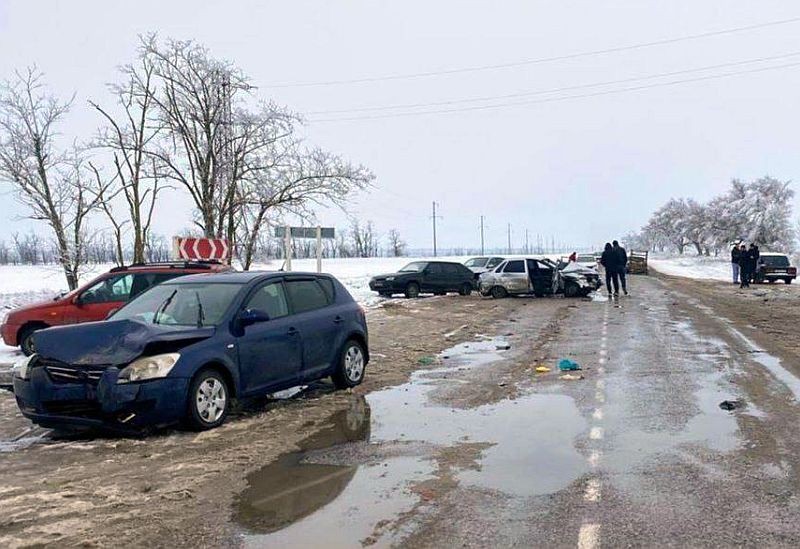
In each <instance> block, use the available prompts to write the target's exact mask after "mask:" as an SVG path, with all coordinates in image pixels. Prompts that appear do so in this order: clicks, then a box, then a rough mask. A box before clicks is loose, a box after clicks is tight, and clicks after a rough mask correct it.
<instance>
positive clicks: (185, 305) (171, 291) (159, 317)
mask: <svg viewBox="0 0 800 549" xmlns="http://www.w3.org/2000/svg"><path fill="white" fill-rule="evenodd" d="M240 289H241V285H240V284H222V283H207V282H206V283H196V284H162V285H159V286H154V287H153V288H151V289H150V290H149V291H146V292H144V293H143V294H141V295H140V296H139V297H137V298H136V299H134V300H133V301H131V302H130V303H128V304H127V305H126V306H125V307H123V308H121V309H120V310H119V311H117V312H116V313H115V314H114V315H113V316H112V317H111V318H112V319H113V320H126V319H128V320H138V321H140V322H146V323H151V324H164V325H171V326H197V327H202V326H216V325H217V324H219V323H220V322H222V318H223V316H224V315H225V311H227V310H228V308H229V307H230V304H231V302H232V301H233V299H234V297H236V294H237V293H239V290H240Z"/></svg>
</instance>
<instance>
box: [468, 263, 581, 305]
mask: <svg viewBox="0 0 800 549" xmlns="http://www.w3.org/2000/svg"><path fill="white" fill-rule="evenodd" d="M479 289H480V292H481V294H482V295H484V296H489V295H490V296H492V297H494V298H503V297H506V296H509V295H526V294H533V295H535V296H537V297H541V296H545V295H553V294H558V293H563V294H564V295H565V296H567V297H584V296H586V295H588V294H589V293H590V292H591V291H592V290H594V289H595V287H594V284H592V283H591V282H590V281H589V280H588V279H587V278H586V276H584V274H583V273H580V272H567V273H562V272H561V271H559V270H558V268H557V267H556V265H555V264H554V263H553V262H552V261H550V260H548V259H545V258H541V257H524V258H515V259H507V260H505V261H503V262H502V263H501V264H500V265H498V266H497V267H496V268H495V269H494V270H493V271H490V272H486V273H483V274H482V275H481V276H480V279H479Z"/></svg>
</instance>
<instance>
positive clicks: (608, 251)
mask: <svg viewBox="0 0 800 549" xmlns="http://www.w3.org/2000/svg"><path fill="white" fill-rule="evenodd" d="M600 264H601V265H602V266H603V269H605V271H606V289H607V290H608V295H609V296H612V295H614V296H617V295H619V288H620V285H621V286H622V291H623V292H624V293H625V295H628V285H627V282H626V280H625V271H626V270H627V266H628V252H626V251H625V248H623V247H622V246H620V245H619V242H617V241H616V240H615V241H614V242H613V244H612V243H610V242H606V245H605V248H604V249H603V255H601V256H600ZM612 284H613V288H614V291H613V293H612V291H611V288H612Z"/></svg>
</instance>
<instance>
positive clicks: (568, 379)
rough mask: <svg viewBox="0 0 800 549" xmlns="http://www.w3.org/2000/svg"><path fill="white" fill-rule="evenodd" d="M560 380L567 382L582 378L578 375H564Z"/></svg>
mask: <svg viewBox="0 0 800 549" xmlns="http://www.w3.org/2000/svg"><path fill="white" fill-rule="evenodd" d="M560 379H566V380H567V381H573V380H576V379H583V376H582V375H580V374H564V375H563V376H561V378H560Z"/></svg>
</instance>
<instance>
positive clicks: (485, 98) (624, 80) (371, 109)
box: [306, 51, 800, 116]
mask: <svg viewBox="0 0 800 549" xmlns="http://www.w3.org/2000/svg"><path fill="white" fill-rule="evenodd" d="M798 55H800V51H794V52H791V53H785V54H781V55H772V56H769V57H757V58H753V59H745V60H742V61H733V62H730V63H719V64H716V65H706V66H703V67H695V68H692V69H683V70H679V71H670V72H661V73H655V74H649V75H645V76H635V77H631V78H622V79H618V80H606V81H602V82H593V83H590V84H576V85H573V86H563V87H559V88H549V89H544V90H534V91H527V92H518V93H509V94H503V95H487V96H483V97H473V98H465V99H452V100H447V101H434V102H429V103H405V104H397V105H384V106H375V107H359V108H353V109H335V110H325V111H309V112H307V113H306V115H308V116H314V115H330V114H347V113H358V112H375V111H390V110H397V109H418V108H425V107H441V106H445V105H458V104H462V103H478V102H484V101H495V100H498V99H513V98H515V97H529V96H532V95H544V94H548V93H558V92H564V91H573V90H580V89H586V88H596V87H601V86H611V85H614V84H625V83H627V82H639V81H642V80H653V79H656V78H666V77H669V76H678V75H680V74H690V73H693V72H704V71H709V70H713V69H722V68H726V67H736V66H741V65H749V64H752V63H763V62H765V61H777V60H778V59H786V58H789V57H796V56H798Z"/></svg>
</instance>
